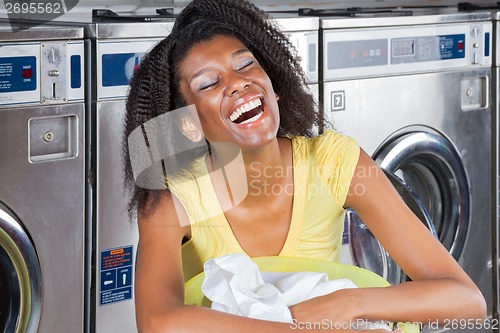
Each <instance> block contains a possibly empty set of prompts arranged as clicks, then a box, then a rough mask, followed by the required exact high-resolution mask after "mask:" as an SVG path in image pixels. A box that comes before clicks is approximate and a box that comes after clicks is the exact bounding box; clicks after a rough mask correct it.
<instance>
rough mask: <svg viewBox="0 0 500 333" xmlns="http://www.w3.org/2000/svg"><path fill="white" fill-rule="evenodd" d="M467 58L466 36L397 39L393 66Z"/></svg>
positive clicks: (392, 51) (393, 52)
mask: <svg viewBox="0 0 500 333" xmlns="http://www.w3.org/2000/svg"><path fill="white" fill-rule="evenodd" d="M460 58H465V34H458V35H445V36H422V37H414V38H395V39H393V40H392V41H391V64H401V63H410V62H421V61H432V60H447V59H460Z"/></svg>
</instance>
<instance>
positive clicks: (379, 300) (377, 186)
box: [292, 151, 486, 324]
mask: <svg viewBox="0 0 500 333" xmlns="http://www.w3.org/2000/svg"><path fill="white" fill-rule="evenodd" d="M350 189H351V190H350V192H349V194H348V197H347V200H346V203H345V207H349V208H352V209H354V210H355V211H356V213H357V214H358V215H359V216H360V217H361V218H362V220H363V222H364V223H365V224H366V225H367V226H368V227H369V228H370V230H371V231H372V232H373V234H374V235H375V237H376V238H377V239H378V240H379V241H380V243H381V244H382V245H383V246H384V248H385V249H386V250H387V251H388V252H389V254H390V255H391V257H392V258H393V259H394V260H395V261H396V262H397V263H398V265H399V266H400V267H401V268H402V269H403V270H404V271H405V273H406V274H407V275H408V276H409V277H410V278H411V279H412V280H413V281H412V282H408V283H403V284H398V285H394V286H391V287H387V288H369V289H348V290H341V291H340V292H337V293H333V294H330V295H327V296H323V297H320V298H318V299H314V300H311V302H310V304H307V302H304V303H306V304H302V303H301V305H300V306H298V308H292V314H293V315H294V318H299V319H300V318H303V319H306V318H312V317H315V318H317V317H318V316H327V317H328V318H331V319H335V318H339V320H348V319H357V318H363V319H368V320H381V319H383V320H388V321H394V322H397V321H409V322H422V323H423V324H426V323H428V322H435V321H440V322H441V323H442V321H443V320H445V319H450V320H451V319H462V318H474V319H475V318H479V319H483V318H485V316H486V303H485V300H484V297H483V296H482V294H481V293H480V291H479V289H478V288H477V287H476V285H475V284H474V283H473V282H472V280H471V279H470V278H469V277H468V276H467V274H466V273H465V272H464V271H463V270H462V268H461V267H460V266H459V265H458V263H457V262H456V261H455V260H454V259H453V257H452V256H451V255H450V254H449V253H448V251H447V250H446V249H445V248H444V247H443V246H442V245H441V243H440V242H439V241H438V240H437V239H436V238H435V237H434V236H433V235H432V234H431V233H430V232H429V231H428V230H427V228H426V227H425V226H424V225H423V223H421V222H420V220H419V219H418V218H417V217H416V216H415V215H414V214H413V212H412V211H411V210H410V209H409V208H408V207H407V206H406V204H405V203H404V201H403V200H402V199H401V197H400V195H399V194H398V193H397V191H396V190H395V189H394V187H393V186H392V184H391V183H390V181H389V180H388V179H387V177H386V176H385V175H384V173H383V171H381V170H380V169H379V168H378V167H377V165H376V164H375V162H374V161H373V160H372V159H371V158H370V157H369V156H368V155H367V154H366V153H365V152H363V151H361V155H360V158H359V161H358V165H357V167H356V171H355V174H354V177H353V180H352V183H351V186H350ZM312 303H316V306H313V304H312ZM313 309H314V310H313ZM318 309H319V310H318ZM306 320H308V319H306Z"/></svg>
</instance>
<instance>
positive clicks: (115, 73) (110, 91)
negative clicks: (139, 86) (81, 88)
mask: <svg viewBox="0 0 500 333" xmlns="http://www.w3.org/2000/svg"><path fill="white" fill-rule="evenodd" d="M159 41H161V39H160V38H152V39H150V40H147V39H146V40H137V41H130V40H113V41H98V45H97V57H98V58H99V60H100V61H98V62H97V100H98V101H102V100H110V99H123V98H125V97H126V96H127V93H128V89H129V84H130V79H131V78H132V75H133V74H134V71H135V70H136V69H137V68H138V66H139V65H140V63H141V61H142V58H143V57H144V56H145V55H146V53H147V52H148V51H150V50H151V49H152V48H153V47H154V46H155V45H156V44H157V43H158V42H159Z"/></svg>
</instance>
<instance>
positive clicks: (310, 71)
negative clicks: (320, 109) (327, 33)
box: [268, 11, 319, 104]
mask: <svg viewBox="0 0 500 333" xmlns="http://www.w3.org/2000/svg"><path fill="white" fill-rule="evenodd" d="M268 14H269V15H270V16H271V18H272V20H273V21H274V23H275V24H276V26H277V27H278V28H279V29H280V30H281V31H283V32H284V34H285V35H286V36H287V38H288V39H289V40H290V42H291V43H292V45H293V46H294V47H295V49H296V51H297V56H298V57H299V60H300V64H301V67H302V70H303V71H304V75H305V78H306V84H307V88H308V89H309V91H310V92H311V94H312V95H313V97H314V101H315V102H316V104H319V84H318V83H319V81H318V78H319V17H317V16H299V15H298V13H297V11H291V12H287V11H281V12H272V11H270V12H268Z"/></svg>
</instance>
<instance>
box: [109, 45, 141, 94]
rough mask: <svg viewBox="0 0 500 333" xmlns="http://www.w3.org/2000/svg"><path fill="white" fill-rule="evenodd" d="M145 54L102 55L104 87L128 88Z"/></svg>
mask: <svg viewBox="0 0 500 333" xmlns="http://www.w3.org/2000/svg"><path fill="white" fill-rule="evenodd" d="M143 55H144V53H113V54H103V55H102V86H103V87H116V86H128V85H129V83H130V79H131V78H132V75H133V74H134V71H135V70H136V69H137V68H138V66H139V63H140V62H141V60H142V57H143Z"/></svg>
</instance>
